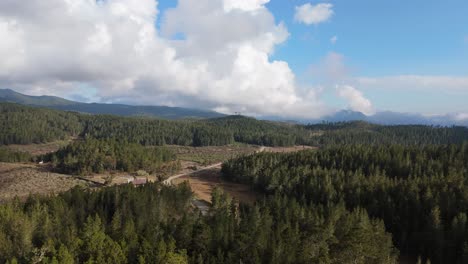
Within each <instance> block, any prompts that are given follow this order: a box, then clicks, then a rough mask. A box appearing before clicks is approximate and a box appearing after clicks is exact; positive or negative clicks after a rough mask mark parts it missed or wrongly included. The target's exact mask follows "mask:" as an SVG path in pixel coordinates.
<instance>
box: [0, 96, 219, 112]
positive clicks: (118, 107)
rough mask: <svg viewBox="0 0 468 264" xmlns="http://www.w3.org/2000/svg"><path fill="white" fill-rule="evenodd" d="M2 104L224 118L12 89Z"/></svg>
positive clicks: (85, 110)
mask: <svg viewBox="0 0 468 264" xmlns="http://www.w3.org/2000/svg"><path fill="white" fill-rule="evenodd" d="M0 102H10V103H17V104H23V105H29V106H40V107H47V108H52V109H57V110H65V111H75V112H80V113H89V114H109V115H119V116H148V117H159V118H164V119H189V118H193V119H205V118H215V117H223V116H225V115H224V114H221V113H217V112H214V111H206V110H200V109H190V108H182V107H169V106H138V105H124V104H101V103H81V102H75V101H70V100H66V99H63V98H60V97H56V96H30V95H25V94H21V93H18V92H15V91H13V90H11V89H0Z"/></svg>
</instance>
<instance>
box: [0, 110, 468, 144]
mask: <svg viewBox="0 0 468 264" xmlns="http://www.w3.org/2000/svg"><path fill="white" fill-rule="evenodd" d="M0 125H1V126H0V144H29V143H43V142H49V141H54V140H59V139H64V138H69V137H72V136H81V137H83V138H97V139H116V140H123V141H128V142H131V143H138V144H142V145H147V146H148V145H151V146H158V145H165V144H170V145H184V146H220V145H228V144H232V143H234V142H242V143H248V144H255V145H265V146H292V145H316V146H328V145H340V144H390V143H393V144H395V143H396V144H405V145H411V144H421V145H426V144H452V143H462V142H464V141H468V128H465V127H433V126H416V125H410V126H380V125H373V124H368V123H365V122H351V123H331V124H318V125H309V126H302V125H294V124H287V123H280V122H271V121H260V120H256V119H254V118H248V117H243V116H229V117H223V118H214V119H205V120H177V121H175V120H162V119H154V118H143V117H140V118H138V117H134V118H130V117H118V116H110V115H85V114H79V113H73V112H64V111H57V110H48V109H42V108H32V107H27V106H21V105H16V104H8V103H0Z"/></svg>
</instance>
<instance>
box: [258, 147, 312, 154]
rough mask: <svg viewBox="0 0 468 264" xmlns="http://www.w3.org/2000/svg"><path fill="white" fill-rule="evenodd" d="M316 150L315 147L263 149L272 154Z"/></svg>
mask: <svg viewBox="0 0 468 264" xmlns="http://www.w3.org/2000/svg"><path fill="white" fill-rule="evenodd" d="M310 149H317V147H311V146H293V147H264V150H263V151H264V152H273V153H289V152H297V151H301V150H310Z"/></svg>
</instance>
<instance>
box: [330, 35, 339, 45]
mask: <svg viewBox="0 0 468 264" xmlns="http://www.w3.org/2000/svg"><path fill="white" fill-rule="evenodd" d="M337 41H338V37H337V36H333V37H331V38H330V43H331V44H333V45H335V44H336V42H337Z"/></svg>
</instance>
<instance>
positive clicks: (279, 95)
mask: <svg viewBox="0 0 468 264" xmlns="http://www.w3.org/2000/svg"><path fill="white" fill-rule="evenodd" d="M466 14H468V1H466V0H446V1H435V0H430V1H427V0H425V1H423V0H412V1H403V0H392V1H375V0H353V1H350V0H328V1H327V0H323V1H303V0H177V1H176V0H157V1H156V0H29V1H17V0H2V1H0V58H2V59H1V60H0V88H11V89H14V90H17V91H19V92H22V93H26V94H30V95H56V96H61V97H65V98H68V99H73V100H79V101H84V102H106V103H112V102H119V103H129V104H140V105H168V106H182V107H196V108H203V109H210V110H215V111H219V112H223V113H228V114H229V113H234V112H241V113H243V114H246V115H254V116H280V117H285V118H286V117H287V118H319V117H323V116H326V115H330V114H332V113H333V112H335V111H339V110H341V109H348V110H353V111H360V112H362V113H364V114H366V115H372V114H374V113H376V112H378V111H395V112H411V113H422V114H426V115H437V114H446V113H459V114H460V115H459V116H465V117H467V118H468V114H467V113H468V103H466V102H467V101H468V26H467V25H468V15H466Z"/></svg>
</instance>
